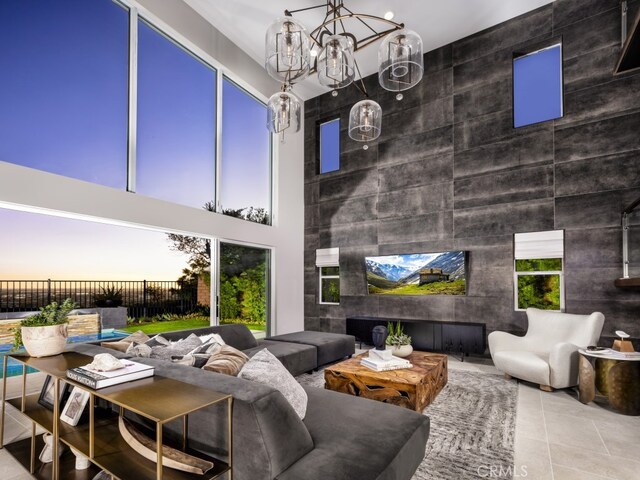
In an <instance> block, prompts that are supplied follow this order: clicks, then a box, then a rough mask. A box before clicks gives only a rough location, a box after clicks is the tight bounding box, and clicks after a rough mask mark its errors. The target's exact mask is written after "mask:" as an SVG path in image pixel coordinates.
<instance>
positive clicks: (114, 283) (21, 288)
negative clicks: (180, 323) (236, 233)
mask: <svg viewBox="0 0 640 480" xmlns="http://www.w3.org/2000/svg"><path fill="white" fill-rule="evenodd" d="M109 288H114V289H115V290H116V291H118V290H119V291H120V293H121V295H122V306H124V307H127V315H128V316H130V317H135V318H140V317H144V316H153V315H157V314H162V313H176V314H184V313H189V312H192V311H193V310H195V309H196V308H197V305H198V301H197V287H196V285H190V284H189V285H185V284H181V283H178V282H175V281H148V280H50V279H49V280H0V312H30V311H36V310H39V309H40V308H41V307H43V306H45V305H48V304H49V303H51V302H54V301H57V302H62V301H64V300H65V299H66V298H71V299H72V300H73V301H74V302H76V304H78V306H79V308H94V307H96V304H95V298H96V295H100V294H102V293H104V291H103V289H105V290H106V289H109Z"/></svg>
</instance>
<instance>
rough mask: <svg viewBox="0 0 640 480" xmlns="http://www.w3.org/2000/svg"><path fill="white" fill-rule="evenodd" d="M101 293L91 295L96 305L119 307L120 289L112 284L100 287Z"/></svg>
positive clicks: (120, 303) (120, 301)
mask: <svg viewBox="0 0 640 480" xmlns="http://www.w3.org/2000/svg"><path fill="white" fill-rule="evenodd" d="M100 290H102V293H97V294H95V295H94V296H93V301H94V303H95V304H96V307H119V306H120V305H122V289H121V288H118V289H116V287H114V286H113V285H110V286H108V287H107V288H104V287H100Z"/></svg>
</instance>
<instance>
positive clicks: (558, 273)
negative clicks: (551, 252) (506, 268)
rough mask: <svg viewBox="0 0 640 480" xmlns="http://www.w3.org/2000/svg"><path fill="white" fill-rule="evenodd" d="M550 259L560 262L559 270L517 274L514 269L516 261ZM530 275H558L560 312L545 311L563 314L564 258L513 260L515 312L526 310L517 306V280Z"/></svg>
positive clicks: (547, 258)
mask: <svg viewBox="0 0 640 480" xmlns="http://www.w3.org/2000/svg"><path fill="white" fill-rule="evenodd" d="M551 259H559V260H560V261H561V262H562V267H561V268H562V269H561V270H535V271H523V272H519V271H518V270H517V268H516V262H517V261H518V260H551ZM531 275H558V276H559V279H560V310H546V309H545V311H547V312H564V311H565V300H564V257H545V258H544V259H543V258H540V259H533V258H531V259H524V258H518V259H516V258H514V259H513V307H514V309H515V311H516V312H526V311H527V308H529V307H527V308H520V307H519V306H518V294H519V293H520V292H519V290H518V278H519V277H521V276H531Z"/></svg>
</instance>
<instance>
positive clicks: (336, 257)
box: [316, 247, 340, 267]
mask: <svg viewBox="0 0 640 480" xmlns="http://www.w3.org/2000/svg"><path fill="white" fill-rule="evenodd" d="M339 266H340V248H339V247H334V248H319V249H317V250H316V267H339Z"/></svg>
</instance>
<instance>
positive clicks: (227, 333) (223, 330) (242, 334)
mask: <svg viewBox="0 0 640 480" xmlns="http://www.w3.org/2000/svg"><path fill="white" fill-rule="evenodd" d="M192 333H194V334H196V335H198V336H201V335H207V334H210V333H218V334H219V335H220V336H221V337H222V339H223V340H224V341H225V343H226V344H228V345H231V346H232V347H234V348H237V349H238V350H247V349H249V348H253V347H257V346H258V342H257V341H256V339H255V337H254V336H253V334H252V333H251V331H250V330H249V329H248V328H247V326H246V325H242V324H239V323H238V324H229V325H217V326H212V327H203V328H194V329H191V330H176V331H174V332H164V333H163V334H162V335H163V336H164V337H165V338H168V339H169V340H179V339H181V338H185V337H187V336H188V335H190V334H192Z"/></svg>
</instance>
